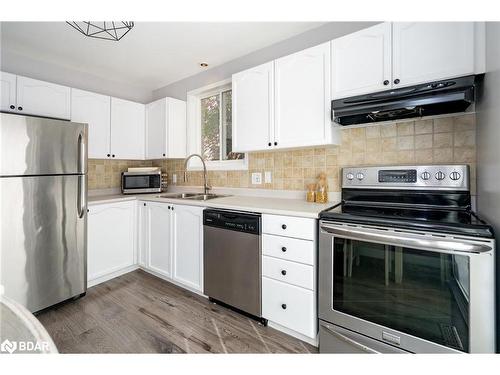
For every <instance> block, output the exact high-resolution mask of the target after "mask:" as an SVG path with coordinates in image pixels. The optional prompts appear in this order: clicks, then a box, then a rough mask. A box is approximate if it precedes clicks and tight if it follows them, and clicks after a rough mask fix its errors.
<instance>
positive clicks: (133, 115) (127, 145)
mask: <svg viewBox="0 0 500 375" xmlns="http://www.w3.org/2000/svg"><path fill="white" fill-rule="evenodd" d="M144 126H145V106H144V104H141V103H135V102H131V101H128V100H123V99H118V98H111V157H113V158H115V159H135V160H142V159H144Z"/></svg>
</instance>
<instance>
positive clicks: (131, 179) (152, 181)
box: [122, 173, 161, 194]
mask: <svg viewBox="0 0 500 375" xmlns="http://www.w3.org/2000/svg"><path fill="white" fill-rule="evenodd" d="M122 193H124V194H135V193H161V174H159V173H155V174H140V173H133V174H127V173H123V174H122Z"/></svg>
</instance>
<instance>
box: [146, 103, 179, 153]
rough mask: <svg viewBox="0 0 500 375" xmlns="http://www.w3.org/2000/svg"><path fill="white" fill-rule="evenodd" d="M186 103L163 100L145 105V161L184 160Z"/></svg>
mask: <svg viewBox="0 0 500 375" xmlns="http://www.w3.org/2000/svg"><path fill="white" fill-rule="evenodd" d="M186 131H187V129H186V102H184V101H182V100H178V99H174V98H163V99H160V100H157V101H154V102H152V103H149V104H147V105H146V159H164V158H177V159H179V158H185V157H186V156H187V155H186Z"/></svg>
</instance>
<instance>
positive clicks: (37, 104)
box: [17, 76, 71, 120]
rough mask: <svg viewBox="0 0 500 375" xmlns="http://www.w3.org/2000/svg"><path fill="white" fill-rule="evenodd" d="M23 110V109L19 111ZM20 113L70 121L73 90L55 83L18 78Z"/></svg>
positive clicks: (18, 106) (18, 105)
mask: <svg viewBox="0 0 500 375" xmlns="http://www.w3.org/2000/svg"><path fill="white" fill-rule="evenodd" d="M19 108H22V109H19ZM17 109H18V111H19V113H25V114H28V115H36V116H43V117H53V118H60V119H66V120H69V119H70V118H71V89H70V88H69V87H66V86H61V85H56V84H54V83H49V82H44V81H39V80H36V79H31V78H27V77H21V76H17Z"/></svg>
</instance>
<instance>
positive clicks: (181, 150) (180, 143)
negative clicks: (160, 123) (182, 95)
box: [165, 98, 187, 159]
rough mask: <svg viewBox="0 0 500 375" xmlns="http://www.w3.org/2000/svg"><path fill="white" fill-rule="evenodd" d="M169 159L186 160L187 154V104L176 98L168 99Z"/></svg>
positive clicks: (167, 137) (167, 135)
mask: <svg viewBox="0 0 500 375" xmlns="http://www.w3.org/2000/svg"><path fill="white" fill-rule="evenodd" d="M167 103H168V107H167V134H166V140H165V142H166V144H167V150H166V152H167V157H169V158H176V159H180V158H185V157H186V156H187V154H186V152H187V151H186V148H187V147H186V131H187V129H186V102H185V101H182V100H178V99H174V98H168V99H167Z"/></svg>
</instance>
